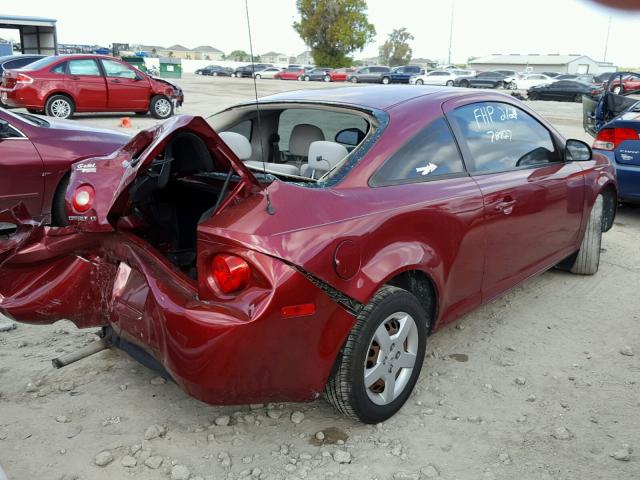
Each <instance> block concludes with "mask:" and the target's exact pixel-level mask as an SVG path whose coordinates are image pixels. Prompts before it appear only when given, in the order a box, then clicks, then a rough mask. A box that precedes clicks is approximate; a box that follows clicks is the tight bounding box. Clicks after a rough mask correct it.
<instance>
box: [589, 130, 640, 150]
mask: <svg viewBox="0 0 640 480" xmlns="http://www.w3.org/2000/svg"><path fill="white" fill-rule="evenodd" d="M638 139H640V136H638V132H636V131H635V130H634V129H633V128H603V129H602V130H600V131H599V132H598V135H597V136H596V139H595V141H594V142H593V148H597V149H599V150H615V149H616V148H617V147H618V145H620V144H621V143H622V142H624V141H625V140H638Z"/></svg>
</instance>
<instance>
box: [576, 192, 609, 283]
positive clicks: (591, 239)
mask: <svg viewBox="0 0 640 480" xmlns="http://www.w3.org/2000/svg"><path fill="white" fill-rule="evenodd" d="M603 208H604V198H603V196H602V194H600V195H598V197H597V198H596V201H595V202H594V204H593V207H592V208H591V213H590V214H589V220H587V228H586V230H585V232H584V237H582V243H581V244H580V250H578V253H577V255H575V259H574V260H573V265H572V266H571V269H570V271H571V273H575V274H577V275H593V274H595V273H596V272H597V271H598V266H599V265H600V246H601V245H602V230H603V227H602V216H603V215H602V213H603Z"/></svg>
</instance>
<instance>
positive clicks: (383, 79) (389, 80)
mask: <svg viewBox="0 0 640 480" xmlns="http://www.w3.org/2000/svg"><path fill="white" fill-rule="evenodd" d="M381 82H382V84H383V85H389V84H390V83H391V79H390V78H389V77H382V80H381Z"/></svg>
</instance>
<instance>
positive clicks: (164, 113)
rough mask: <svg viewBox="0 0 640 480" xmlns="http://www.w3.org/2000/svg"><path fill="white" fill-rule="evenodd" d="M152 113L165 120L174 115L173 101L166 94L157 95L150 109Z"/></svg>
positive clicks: (152, 100)
mask: <svg viewBox="0 0 640 480" xmlns="http://www.w3.org/2000/svg"><path fill="white" fill-rule="evenodd" d="M149 110H150V111H151V115H153V116H154V117H155V118H159V119H161V120H164V119H165V118H169V117H170V116H171V115H173V103H171V100H169V99H168V98H167V97H165V96H164V95H156V96H155V97H153V98H152V99H151V106H150V109H149Z"/></svg>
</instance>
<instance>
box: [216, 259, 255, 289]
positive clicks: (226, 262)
mask: <svg viewBox="0 0 640 480" xmlns="http://www.w3.org/2000/svg"><path fill="white" fill-rule="evenodd" d="M211 275H212V276H213V279H214V281H215V283H216V285H217V287H218V288H219V289H220V291H221V292H222V293H232V292H236V291H238V290H242V289H243V288H245V287H246V286H247V285H248V284H249V279H250V278H251V268H250V267H249V264H248V263H247V262H246V261H244V260H243V259H242V258H240V257H238V256H236V255H229V254H226V253H224V254H219V255H216V256H215V257H213V260H212V262H211Z"/></svg>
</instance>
